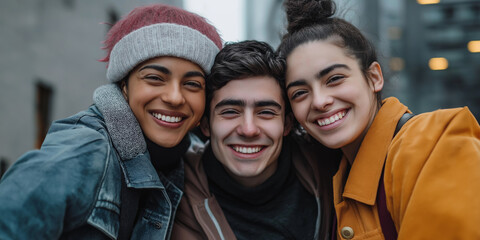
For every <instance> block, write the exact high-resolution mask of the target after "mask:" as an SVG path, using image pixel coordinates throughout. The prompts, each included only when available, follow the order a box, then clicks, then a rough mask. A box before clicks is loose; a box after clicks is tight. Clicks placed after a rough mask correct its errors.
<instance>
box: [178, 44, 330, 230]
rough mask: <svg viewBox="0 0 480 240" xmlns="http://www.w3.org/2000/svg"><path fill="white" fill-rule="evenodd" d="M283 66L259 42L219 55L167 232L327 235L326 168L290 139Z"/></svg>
mask: <svg viewBox="0 0 480 240" xmlns="http://www.w3.org/2000/svg"><path fill="white" fill-rule="evenodd" d="M284 67H285V65H284V62H283V61H281V60H279V59H278V58H277V56H276V54H275V53H274V51H273V50H272V48H271V47H270V46H269V45H268V44H266V43H263V42H258V41H244V42H239V43H232V44H228V45H226V46H225V47H224V48H223V50H221V51H220V53H219V54H218V55H217V57H216V59H215V62H214V65H213V67H212V71H211V74H210V76H209V77H208V80H207V82H208V86H207V103H206V112H205V117H204V118H203V120H202V124H201V130H202V132H203V133H204V134H205V135H206V136H207V137H209V138H210V141H209V144H207V146H198V147H199V148H202V147H205V149H204V153H203V156H193V155H191V156H189V158H188V159H187V160H186V164H185V177H186V179H185V195H184V198H183V199H182V201H181V203H180V207H179V210H178V212H177V216H176V220H175V224H174V228H173V231H172V239H325V237H326V233H325V232H326V229H327V226H328V225H329V224H327V222H328V219H329V216H330V213H331V211H330V205H329V204H330V203H329V200H328V199H329V197H328V194H327V193H324V192H322V191H323V189H326V188H325V187H324V185H322V184H326V182H327V181H328V180H324V179H323V178H322V177H324V176H327V174H321V172H322V170H320V169H318V166H317V161H319V159H318V158H316V159H313V157H310V158H307V157H306V156H305V155H304V154H302V151H301V150H300V149H299V148H298V146H297V144H296V143H295V142H294V141H293V140H292V139H290V138H291V137H290V136H289V133H290V129H291V126H292V118H291V115H290V112H289V111H290V110H289V106H288V102H287V101H286V96H285V93H284V92H283V91H282V89H283V86H282V81H281V79H282V78H283V75H282V73H283V70H284Z"/></svg>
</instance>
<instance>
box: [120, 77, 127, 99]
mask: <svg viewBox="0 0 480 240" xmlns="http://www.w3.org/2000/svg"><path fill="white" fill-rule="evenodd" d="M126 81H128V79H126V80H122V82H121V83H120V88H121V90H122V94H123V97H124V98H125V100H127V102H128V94H127V82H126Z"/></svg>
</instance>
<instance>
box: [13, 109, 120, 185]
mask: <svg viewBox="0 0 480 240" xmlns="http://www.w3.org/2000/svg"><path fill="white" fill-rule="evenodd" d="M113 151H114V150H113V147H112V146H111V143H110V140H109V137H108V132H107V131H106V129H105V128H103V127H102V121H101V117H100V116H99V115H97V114H95V113H94V112H92V111H90V109H89V110H87V111H83V112H80V113H78V114H76V115H74V116H71V117H69V118H65V119H62V120H58V121H55V122H54V123H53V124H52V126H51V128H50V130H49V132H48V133H47V136H46V137H45V140H44V142H43V144H42V146H41V148H40V149H39V150H34V151H30V152H28V153H26V154H24V155H23V156H22V157H20V158H19V159H18V160H17V162H16V163H15V164H14V165H13V166H12V167H11V169H9V173H11V172H16V171H21V172H23V171H27V170H32V171H33V170H34V169H37V170H35V171H34V172H32V174H34V175H38V174H40V175H41V174H47V173H48V172H50V174H49V175H48V176H49V179H50V178H54V177H56V176H60V175H63V173H69V172H80V171H88V172H89V174H90V176H89V178H90V179H92V178H94V176H95V175H101V174H102V172H103V168H104V167H105V165H106V161H105V160H106V158H108V157H110V156H111V154H112V153H113ZM59 169H62V171H59ZM38 177H39V176H38ZM67 179H70V178H67Z"/></svg>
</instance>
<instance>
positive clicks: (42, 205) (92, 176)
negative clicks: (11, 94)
mask: <svg viewBox="0 0 480 240" xmlns="http://www.w3.org/2000/svg"><path fill="white" fill-rule="evenodd" d="M94 100H95V104H94V105H92V106H91V107H90V108H89V109H88V110H86V111H83V112H80V113H78V114H76V115H74V116H71V117H69V118H66V119H62V120H59V121H56V122H54V123H53V124H52V126H51V128H50V130H49V132H48V134H47V137H46V138H45V140H44V143H43V145H42V147H41V149H39V150H34V151H31V152H28V153H26V154H25V155H23V156H22V157H21V158H20V159H19V160H18V161H17V162H16V163H15V164H14V165H13V166H12V167H11V168H10V169H9V170H8V171H7V173H6V174H5V176H4V177H3V178H2V180H1V181H0V213H1V214H0V215H1V217H0V239H117V234H118V230H119V226H120V222H119V218H120V206H121V197H120V193H121V174H124V178H125V182H126V186H127V187H129V188H137V189H144V190H143V191H144V193H145V194H146V195H145V203H144V204H142V205H141V207H140V208H139V210H138V215H137V221H136V223H135V226H134V229H133V233H132V237H131V239H168V238H169V237H170V232H171V228H172V224H173V218H174V217H175V212H176V209H177V206H178V204H179V202H180V199H181V197H182V194H183V191H182V188H183V163H182V164H181V167H179V169H176V170H174V172H173V173H172V174H169V177H168V178H167V177H165V176H163V175H162V174H161V173H159V174H157V172H156V170H155V168H154V167H153V166H152V163H151V161H150V156H149V153H148V151H147V149H146V144H145V140H144V137H143V134H142V132H141V129H140V126H139V125H138V122H137V121H136V119H135V117H134V115H133V113H132V112H131V111H130V108H129V107H128V104H127V103H126V102H125V100H123V97H122V96H121V93H120V91H119V90H118V88H117V87H116V86H115V85H112V84H110V85H105V86H102V87H100V88H99V89H97V90H96V92H95V95H94ZM187 137H189V138H191V141H190V142H191V145H190V147H189V149H188V150H187V153H188V152H189V153H190V154H192V152H195V151H196V150H195V149H196V148H197V147H196V145H197V144H199V142H200V140H199V139H198V138H196V137H195V136H194V135H193V134H190V135H187Z"/></svg>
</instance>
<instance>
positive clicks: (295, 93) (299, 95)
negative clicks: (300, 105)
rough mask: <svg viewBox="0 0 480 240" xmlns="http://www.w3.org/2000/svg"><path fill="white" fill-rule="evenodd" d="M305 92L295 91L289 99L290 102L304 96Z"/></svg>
mask: <svg viewBox="0 0 480 240" xmlns="http://www.w3.org/2000/svg"><path fill="white" fill-rule="evenodd" d="M306 92H307V91H305V90H297V91H295V92H293V93H292V96H291V97H290V99H292V100H295V99H297V98H299V97H301V96H302V95H303V94H305V93H306Z"/></svg>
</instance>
